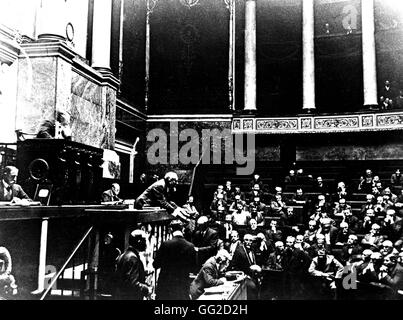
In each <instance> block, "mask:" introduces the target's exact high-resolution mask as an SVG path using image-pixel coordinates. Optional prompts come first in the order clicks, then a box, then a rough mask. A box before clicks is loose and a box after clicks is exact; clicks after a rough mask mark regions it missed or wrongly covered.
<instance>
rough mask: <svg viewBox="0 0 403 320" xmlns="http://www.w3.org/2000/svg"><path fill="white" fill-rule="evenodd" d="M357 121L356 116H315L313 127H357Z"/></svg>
mask: <svg viewBox="0 0 403 320" xmlns="http://www.w3.org/2000/svg"><path fill="white" fill-rule="evenodd" d="M358 123H359V121H358V116H356V117H342V118H336V117H334V118H332V117H326V118H315V121H314V127H315V129H319V130H322V129H343V128H358V127H359V125H358Z"/></svg>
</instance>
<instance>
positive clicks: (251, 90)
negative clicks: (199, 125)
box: [244, 0, 256, 112]
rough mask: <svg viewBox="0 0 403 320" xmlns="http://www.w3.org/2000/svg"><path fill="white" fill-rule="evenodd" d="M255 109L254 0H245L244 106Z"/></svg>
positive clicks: (252, 110) (250, 109) (248, 110)
mask: <svg viewBox="0 0 403 320" xmlns="http://www.w3.org/2000/svg"><path fill="white" fill-rule="evenodd" d="M244 110H245V111H247V112H254V111H256V0H246V1H245V106H244Z"/></svg>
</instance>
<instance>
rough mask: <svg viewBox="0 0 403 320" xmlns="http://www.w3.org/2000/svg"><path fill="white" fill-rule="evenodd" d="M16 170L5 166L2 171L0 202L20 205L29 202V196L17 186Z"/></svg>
mask: <svg viewBox="0 0 403 320" xmlns="http://www.w3.org/2000/svg"><path fill="white" fill-rule="evenodd" d="M17 177H18V169H17V168H16V167H14V166H6V167H5V168H4V170H3V179H2V181H1V183H0V201H13V202H16V203H17V204H18V203H21V202H23V201H30V200H31V199H30V198H29V196H28V195H27V194H26V193H25V192H24V190H23V189H22V188H21V186H20V185H19V184H17Z"/></svg>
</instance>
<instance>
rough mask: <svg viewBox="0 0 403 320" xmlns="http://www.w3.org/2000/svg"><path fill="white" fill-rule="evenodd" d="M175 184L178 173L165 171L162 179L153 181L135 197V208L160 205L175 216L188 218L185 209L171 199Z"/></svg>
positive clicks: (183, 218)
mask: <svg viewBox="0 0 403 320" xmlns="http://www.w3.org/2000/svg"><path fill="white" fill-rule="evenodd" d="M177 184H178V175H177V174H176V173H175V172H168V173H166V174H165V176H164V179H160V180H158V181H156V182H154V183H153V184H152V185H151V186H149V187H148V188H147V189H146V190H145V191H144V192H143V193H142V194H141V195H140V196H139V197H138V198H137V199H136V203H135V205H136V208H138V209H142V208H143V207H144V206H150V207H161V208H163V209H166V210H167V211H168V213H170V214H172V215H173V216H175V217H177V218H180V219H182V220H188V217H189V215H188V214H187V213H186V210H185V209H183V208H181V207H179V206H178V205H177V204H176V203H175V202H174V201H172V197H173V194H174V193H175V192H176V185H177Z"/></svg>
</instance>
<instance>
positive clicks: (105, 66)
mask: <svg viewBox="0 0 403 320" xmlns="http://www.w3.org/2000/svg"><path fill="white" fill-rule="evenodd" d="M111 29H112V0H94V17H93V29H92V67H93V68H96V69H99V70H100V71H106V72H110V56H111Z"/></svg>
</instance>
